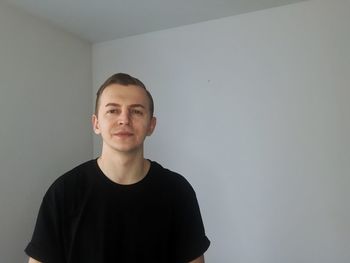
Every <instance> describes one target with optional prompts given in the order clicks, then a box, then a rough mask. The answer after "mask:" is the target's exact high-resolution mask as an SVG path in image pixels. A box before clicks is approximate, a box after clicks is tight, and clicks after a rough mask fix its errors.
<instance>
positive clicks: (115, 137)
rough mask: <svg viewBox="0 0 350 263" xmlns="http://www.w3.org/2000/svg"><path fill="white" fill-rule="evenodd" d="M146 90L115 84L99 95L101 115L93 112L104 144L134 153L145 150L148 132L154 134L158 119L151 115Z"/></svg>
mask: <svg viewBox="0 0 350 263" xmlns="http://www.w3.org/2000/svg"><path fill="white" fill-rule="evenodd" d="M149 108H150V107H149V100H148V97H147V95H146V92H145V90H143V89H142V88H140V87H138V86H134V85H128V86H124V85H120V84H112V85H110V86H108V87H107V88H105V90H104V91H103V92H102V94H101V97H100V103H99V110H98V116H96V115H93V116H92V122H93V128H94V131H95V133H96V134H101V136H102V139H103V147H108V148H110V149H111V150H112V151H116V152H124V153H131V152H135V151H142V150H143V142H144V140H145V138H146V136H149V135H151V134H152V132H153V130H154V128H155V126H156V119H155V118H154V117H152V116H151V113H150V109H149Z"/></svg>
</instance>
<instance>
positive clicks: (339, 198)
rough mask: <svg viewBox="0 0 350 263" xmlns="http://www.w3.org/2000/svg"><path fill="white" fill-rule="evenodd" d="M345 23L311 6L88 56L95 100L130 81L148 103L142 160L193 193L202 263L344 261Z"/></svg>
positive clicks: (348, 78)
mask: <svg viewBox="0 0 350 263" xmlns="http://www.w3.org/2000/svg"><path fill="white" fill-rule="evenodd" d="M349 13H350V3H349V1H345V0H336V1H323V0H320V1H319V0H312V1H307V2H302V3H298V4H293V5H288V6H283V7H278V8H273V9H268V10H263V11H258V12H253V13H249V14H244V15H239V16H234V17H229V18H224V19H219V20H215V21H209V22H205V23H200V24H195V25H191V26H185V27H180V28H175V29H171V30H165V31H160V32H155V33H150V34H145V35H139V36H135V37H130V38H125V39H119V40H115V41H109V42H104V43H99V44H96V45H94V46H93V86H94V92H96V90H97V88H98V87H99V85H101V83H102V82H103V81H104V80H105V79H106V78H107V77H108V76H110V75H111V74H113V73H115V72H127V73H130V74H132V75H135V76H136V77H138V78H140V79H141V80H143V81H144V82H145V84H146V85H147V86H148V87H149V89H150V91H151V92H152V93H153V96H154V99H155V104H156V115H157V117H158V126H157V129H156V131H155V133H154V134H153V136H152V137H151V138H149V140H148V142H147V145H146V157H148V158H151V159H154V160H157V161H159V162H160V163H162V164H163V165H164V166H167V167H168V168H170V169H173V170H176V171H178V172H180V173H182V174H183V175H184V176H185V177H187V178H188V180H189V181H190V182H191V183H192V185H193V186H194V188H195V189H196V191H197V196H198V199H199V201H200V205H201V210H202V215H203V218H204V222H205V225H206V230H207V234H208V236H209V237H210V239H211V241H212V245H211V247H210V249H209V251H208V252H207V253H206V258H207V261H208V262H220V263H232V262H240V263H281V262H283V263H296V262H298V263H310V262H318V263H329V262H333V263H346V262H349V261H350V225H349V222H350V205H349V200H350V191H349V187H350V178H349V175H350V164H349V163H350V139H349V134H350V117H349V112H350V101H349V100H350V88H349V83H350V72H349V69H350V52H349V47H350V27H349V24H350V16H349ZM99 152H100V145H99V140H98V139H97V138H95V141H94V154H95V156H97V155H98V154H99Z"/></svg>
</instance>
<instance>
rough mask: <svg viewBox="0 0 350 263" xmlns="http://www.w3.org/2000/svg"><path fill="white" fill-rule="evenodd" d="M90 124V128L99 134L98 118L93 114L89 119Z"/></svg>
mask: <svg viewBox="0 0 350 263" xmlns="http://www.w3.org/2000/svg"><path fill="white" fill-rule="evenodd" d="M91 122H92V128H93V130H94V132H95V133H96V134H100V133H101V131H100V125H99V123H98V118H97V116H96V115H95V114H93V115H92V117H91Z"/></svg>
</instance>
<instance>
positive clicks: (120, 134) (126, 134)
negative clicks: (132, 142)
mask: <svg viewBox="0 0 350 263" xmlns="http://www.w3.org/2000/svg"><path fill="white" fill-rule="evenodd" d="M113 135H114V136H118V137H130V136H132V135H133V133H132V132H127V131H121V132H117V133H114V134H113Z"/></svg>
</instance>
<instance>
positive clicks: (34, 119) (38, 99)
mask: <svg viewBox="0 0 350 263" xmlns="http://www.w3.org/2000/svg"><path fill="white" fill-rule="evenodd" d="M0 58H1V59H0V94H1V95H0V120H1V125H0V138H1V139H0V167H1V172H0V209H1V220H0V255H1V259H0V261H1V262H28V258H27V256H26V255H25V253H24V251H23V250H24V248H25V246H26V245H27V243H28V242H29V240H30V238H31V235H32V232H33V229H34V223H35V220H36V216H37V213H38V209H39V205H40V203H41V199H42V197H43V195H44V193H45V191H46V189H47V188H48V186H49V185H50V184H51V183H52V182H53V181H54V179H55V178H57V177H58V176H59V175H61V174H62V173H64V172H65V171H67V170H68V169H71V168H73V166H75V165H76V164H78V163H80V162H82V161H85V160H87V159H90V158H91V156H92V135H91V134H92V132H91V127H90V114H91V86H92V85H91V45H90V44H88V43H85V42H83V41H81V40H79V39H77V38H75V37H73V36H71V35H69V34H66V33H63V32H62V31H60V30H58V29H56V28H54V27H51V26H49V25H48V24H47V23H46V22H44V21H41V20H38V19H35V18H33V17H31V16H28V15H26V14H23V13H22V12H20V11H19V10H16V9H13V8H9V7H7V6H5V5H3V4H1V5H0Z"/></svg>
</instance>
